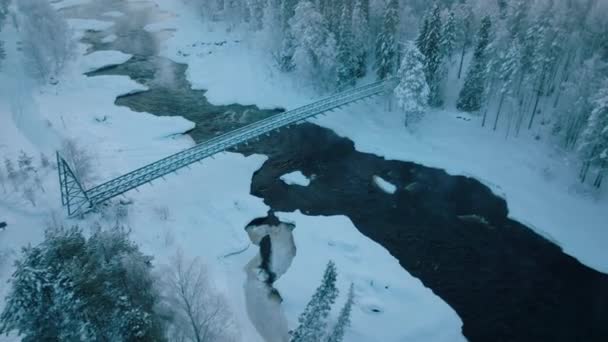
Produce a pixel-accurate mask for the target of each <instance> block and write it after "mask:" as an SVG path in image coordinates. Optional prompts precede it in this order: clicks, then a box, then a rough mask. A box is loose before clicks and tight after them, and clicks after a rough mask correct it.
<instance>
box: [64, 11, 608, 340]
mask: <svg viewBox="0 0 608 342" xmlns="http://www.w3.org/2000/svg"><path fill="white" fill-rule="evenodd" d="M110 10H117V11H121V12H128V15H126V16H125V17H123V18H120V17H118V18H103V20H113V21H115V22H116V25H115V27H114V30H115V32H114V34H115V35H116V37H117V39H116V40H115V41H113V42H105V43H104V42H102V39H103V38H104V37H105V35H107V34H108V33H107V32H106V33H104V34H101V33H97V32H89V33H88V34H87V36H86V37H85V41H87V42H89V43H91V44H93V49H94V50H119V51H122V52H125V53H129V54H133V55H134V57H133V58H132V59H131V60H130V61H128V62H127V63H125V64H122V65H120V66H116V67H110V68H104V69H103V70H99V71H98V72H94V73H91V74H90V76H94V75H103V74H110V75H128V76H129V77H131V78H133V79H134V80H136V81H138V82H140V83H142V84H145V85H147V86H148V87H149V88H150V90H149V91H145V92H141V93H137V94H131V95H128V96H123V97H120V98H118V99H117V100H116V103H117V104H118V105H122V106H127V107H129V108H131V109H133V110H136V111H146V112H149V113H154V114H158V115H180V116H183V117H185V118H187V119H188V120H191V121H193V122H195V123H196V124H197V126H196V128H195V129H194V130H193V131H191V132H190V134H191V135H192V137H193V138H194V139H195V140H196V141H203V140H205V139H208V138H210V137H213V136H215V135H217V134H220V133H223V132H227V131H229V130H232V129H234V128H237V127H239V126H242V125H245V124H247V123H249V122H252V121H255V120H259V119H260V118H263V117H266V116H268V115H272V114H274V113H276V111H263V110H259V109H258V108H256V107H255V106H241V105H238V104H234V105H229V106H214V105H211V104H209V103H208V102H207V101H206V99H205V96H204V94H205V92H204V91H197V90H192V89H190V84H189V83H188V81H187V80H186V79H185V75H184V71H185V69H186V66H185V65H182V64H178V63H174V62H172V61H170V60H167V59H164V58H162V57H158V56H157V52H158V51H157V48H158V44H159V41H160V40H162V39H163V38H164V37H167V35H168V34H170V32H161V33H159V34H155V35H153V34H150V33H148V32H146V31H145V30H143V27H144V26H145V25H147V24H149V23H150V22H153V21H154V20H155V18H161V17H163V16H167V15H170V14H168V13H162V12H159V10H158V9H157V8H155V7H154V6H153V5H150V4H149V3H146V2H138V3H135V5H133V6H129V8H126V6H125V5H124V2H123V1H118V0H104V1H99V2H95V3H92V4H90V5H84V6H81V7H78V8H71V9H67V10H66V14H67V15H69V16H73V17H82V18H87V17H88V18H94V19H100V18H99V15H100V14H99V13H104V12H107V11H110ZM202 39H203V40H204V37H202ZM208 43H214V42H208ZM238 152H241V153H244V154H250V153H261V154H265V155H267V156H268V157H269V159H268V161H267V162H266V163H265V164H264V165H263V167H262V168H261V169H260V170H259V171H258V172H256V174H255V175H254V177H253V182H252V189H251V191H252V194H253V195H255V196H258V197H261V198H263V199H264V201H265V203H266V204H268V205H269V206H270V207H271V208H272V209H273V210H275V211H277V212H278V211H294V210H296V209H299V210H301V211H302V212H303V213H306V214H308V215H346V216H348V217H349V218H350V219H351V220H352V221H353V222H354V224H355V225H356V227H357V229H359V230H360V231H361V232H362V233H363V234H365V235H366V236H368V237H369V238H371V239H373V240H374V241H376V242H378V243H379V244H381V245H382V246H383V247H384V248H386V249H387V250H388V251H389V252H390V253H391V254H392V255H393V256H395V257H396V258H397V259H398V260H399V262H400V264H401V265H402V267H403V268H405V269H406V270H407V271H408V272H410V273H411V274H412V275H413V276H415V277H417V278H419V279H420V280H421V281H422V282H423V283H424V285H425V286H427V287H429V288H430V289H432V290H433V291H434V293H435V294H437V295H438V296H440V297H441V298H442V299H443V300H444V301H445V302H447V303H448V304H449V305H450V306H452V307H453V308H454V309H455V310H456V312H457V313H458V315H459V316H460V317H461V318H462V321H463V323H464V326H463V333H464V335H465V336H466V337H467V339H469V340H470V341H533V342H537V341H567V342H570V341H606V337H607V336H608V324H606V317H608V276H606V275H604V274H601V273H599V272H596V271H594V270H592V269H590V268H588V267H586V266H584V265H582V264H581V263H579V262H578V261H577V260H575V259H574V258H572V257H570V256H568V255H566V254H564V253H563V252H562V251H561V249H560V248H559V247H558V246H556V245H555V244H553V243H551V242H549V241H547V240H545V239H544V238H542V237H540V236H539V235H537V234H535V233H534V232H533V231H532V230H530V229H529V228H528V227H526V226H524V225H522V224H521V223H519V222H516V221H514V220H511V219H509V218H508V211H507V205H506V203H505V201H504V200H503V199H501V198H498V197H496V196H495V195H493V194H492V193H491V191H490V190H489V189H488V188H487V187H485V186H484V185H483V184H481V183H479V182H478V181H476V180H474V179H470V178H466V177H460V176H450V175H448V174H446V173H445V172H443V171H442V170H438V169H432V168H427V167H423V166H420V165H417V164H413V163H408V162H400V161H389V160H385V159H383V158H380V157H378V156H375V155H372V154H366V153H360V152H358V151H356V150H355V149H354V144H353V143H352V141H350V140H348V139H345V138H341V137H338V136H337V135H336V134H334V133H333V132H332V131H331V130H328V129H325V128H322V127H319V126H316V125H313V124H303V125H300V126H298V127H297V128H294V129H290V130H282V131H281V132H279V133H275V134H272V135H271V136H270V137H265V138H263V139H261V140H260V141H259V142H257V143H253V144H250V145H249V147H247V148H243V149H239V150H238ZM296 170H301V171H302V172H303V173H304V175H306V176H308V177H311V176H312V175H314V176H315V177H314V180H313V181H312V182H311V183H310V185H308V186H306V187H302V186H290V185H287V184H285V183H284V182H282V181H281V180H280V179H279V178H280V176H282V175H284V174H287V173H290V172H293V171H296ZM374 176H379V177H382V179H385V180H386V181H388V182H390V183H391V184H394V185H395V186H396V191H395V193H394V194H392V195H390V194H387V193H385V192H383V191H381V190H379V189H378V187H377V186H375V185H374V182H373V179H374ZM573 229H576V227H573ZM260 244H261V240H260ZM259 262H261V260H254V261H252V263H250V265H249V266H248V267H247V272H250V273H248V274H249V275H250V278H249V280H250V281H248V283H247V285H246V291H251V292H249V293H250V294H251V293H256V294H260V293H265V292H264V291H268V290H269V289H270V288H269V287H267V286H264V287H259V288H256V287H255V286H250V285H260V284H263V283H264V282H263V281H262V280H263V279H264V277H261V278H260V277H259V274H257V273H256V271H255V269H256V268H257V266H255V265H256V264H258V263H259ZM256 279H257V282H254V281H256ZM260 279H262V280H260ZM264 285H267V284H264ZM256 291H257V292H256ZM268 294H269V293H267V292H266V293H265V295H267V296H268ZM270 295H271V296H273V295H274V294H272V293H270ZM256 298H262V297H256ZM249 299H253V297H251V298H249ZM268 303H270V304H269V306H268V311H266V314H268V315H269V316H268V317H271V316H273V315H278V316H274V317H281V315H280V305H278V304H277V303H280V302H276V301H274V302H268ZM248 304H249V305H251V304H255V303H252V302H248ZM275 304H276V305H275ZM403 305H405V306H407V303H403ZM256 306H257V307H258V309H259V308H260V307H261V306H260V305H256ZM248 310H250V309H249V308H248ZM271 310H274V311H271ZM250 313H251V312H250ZM256 314H259V312H257V311H256ZM252 322H253V323H254V324H255V325H256V328H257V329H258V331H260V333H261V334H262V335H264V336H265V337H266V338H267V339H269V341H274V340H273V338H275V337H269V336H270V335H269V334H267V333H265V331H267V329H268V328H267V327H265V326H264V325H263V324H260V323H259V322H258V323H256V319H252ZM278 322H279V323H278V324H279V326H281V324H282V323H280V322H281V319H279V320H278ZM404 324H407V322H404ZM283 329H284V328H282V329H279V331H280V332H279V335H281V334H283ZM280 338H281V337H279V339H280ZM275 340H276V339H275Z"/></svg>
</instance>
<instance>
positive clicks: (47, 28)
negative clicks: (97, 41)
mask: <svg viewBox="0 0 608 342" xmlns="http://www.w3.org/2000/svg"><path fill="white" fill-rule="evenodd" d="M17 9H18V11H19V27H20V30H21V34H22V39H23V53H24V55H25V58H26V62H27V66H28V70H29V71H30V72H31V73H32V75H34V76H35V77H36V78H38V79H39V80H40V81H42V82H48V81H49V80H52V79H53V78H56V77H57V76H58V75H59V74H60V72H61V71H62V69H63V68H64V67H65V65H66V64H67V62H68V60H69V59H70V58H71V57H72V55H73V51H74V46H75V45H74V42H73V40H72V33H71V31H70V29H69V27H68V24H67V22H66V21H65V19H64V18H63V17H62V16H61V15H60V14H59V13H57V11H56V10H55V9H54V8H53V7H52V6H51V4H50V2H49V1H47V0H19V1H17Z"/></svg>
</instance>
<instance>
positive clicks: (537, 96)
mask: <svg viewBox="0 0 608 342" xmlns="http://www.w3.org/2000/svg"><path fill="white" fill-rule="evenodd" d="M541 93H542V92H541V90H540V88H539V90H538V91H537V92H536V100H535V101H534V109H532V115H531V116H530V122H529V123H528V129H532V124H534V117H536V110H537V109H538V102H540V95H541Z"/></svg>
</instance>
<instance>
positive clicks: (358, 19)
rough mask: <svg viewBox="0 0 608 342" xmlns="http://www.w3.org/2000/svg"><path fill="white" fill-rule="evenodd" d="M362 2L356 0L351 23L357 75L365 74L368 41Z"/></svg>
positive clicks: (363, 0)
mask: <svg viewBox="0 0 608 342" xmlns="http://www.w3.org/2000/svg"><path fill="white" fill-rule="evenodd" d="M364 2H365V0H356V3H355V7H354V8H353V15H352V25H351V27H352V32H353V54H354V57H355V59H356V63H357V70H356V75H357V77H363V76H365V73H366V71H367V52H368V51H367V49H368V46H369V41H370V38H369V30H370V27H369V21H368V19H367V17H366V13H365V10H364V6H365V4H364ZM368 6H369V3H368Z"/></svg>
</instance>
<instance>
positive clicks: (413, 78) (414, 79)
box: [394, 42, 429, 126]
mask: <svg viewBox="0 0 608 342" xmlns="http://www.w3.org/2000/svg"><path fill="white" fill-rule="evenodd" d="M397 77H398V78H399V85H397V87H396V88H395V91H394V93H395V97H396V99H397V104H398V106H399V108H401V109H402V110H403V111H404V112H405V126H408V124H409V123H410V121H411V120H412V119H413V118H417V117H420V116H421V115H422V114H423V113H424V111H426V107H427V104H428V97H429V87H428V85H427V83H426V76H425V74H424V56H423V55H422V53H420V51H418V49H417V48H416V46H415V45H414V44H413V43H411V42H408V43H406V45H405V48H404V55H403V60H402V62H401V67H400V68H399V72H398V73H397Z"/></svg>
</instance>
